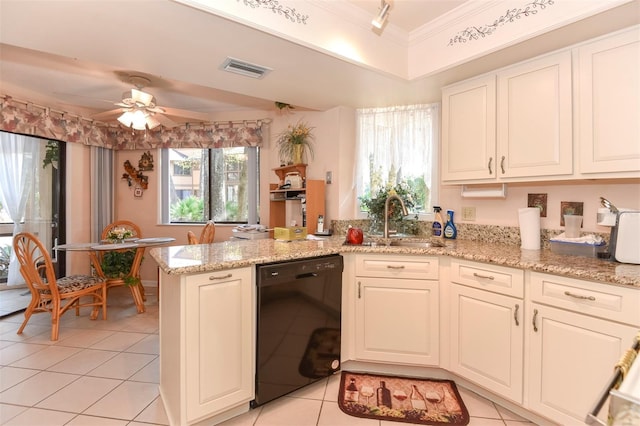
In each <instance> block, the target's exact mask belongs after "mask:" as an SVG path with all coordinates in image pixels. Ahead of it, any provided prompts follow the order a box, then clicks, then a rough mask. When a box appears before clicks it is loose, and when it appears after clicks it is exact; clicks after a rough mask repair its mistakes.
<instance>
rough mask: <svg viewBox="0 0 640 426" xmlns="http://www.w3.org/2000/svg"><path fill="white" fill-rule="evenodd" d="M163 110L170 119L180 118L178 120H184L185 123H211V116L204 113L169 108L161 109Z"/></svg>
mask: <svg viewBox="0 0 640 426" xmlns="http://www.w3.org/2000/svg"><path fill="white" fill-rule="evenodd" d="M163 108H164V110H165V114H167V115H170V116H172V117H180V118H184V119H186V120H187V121H189V120H191V121H194V122H209V121H211V116H210V115H209V114H207V113H204V112H196V111H189V110H186V109H179V108H169V107H163Z"/></svg>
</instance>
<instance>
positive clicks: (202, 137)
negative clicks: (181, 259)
mask: <svg viewBox="0 0 640 426" xmlns="http://www.w3.org/2000/svg"><path fill="white" fill-rule="evenodd" d="M269 121H270V120H269V119H265V120H253V121H241V122H235V121H233V122H215V123H196V124H185V125H181V126H178V127H174V128H172V129H166V128H163V127H162V126H160V127H158V128H156V129H153V130H146V131H138V130H131V129H126V128H123V127H121V126H117V125H108V124H106V123H101V122H97V121H93V120H90V119H87V118H84V117H80V116H77V115H72V114H67V113H64V112H58V111H53V110H50V109H49V108H47V107H41V106H36V105H33V104H31V103H29V102H23V101H16V100H14V99H12V98H11V97H10V96H1V97H0V130H4V131H7V132H12V133H20V134H24V135H30V136H39V137H43V138H47V139H56V140H61V141H64V142H71V143H81V144H84V145H91V146H98V147H102V148H108V149H116V150H126V149H153V148H228V147H234V146H262V142H263V134H264V133H265V131H266V127H267V126H268V123H269Z"/></svg>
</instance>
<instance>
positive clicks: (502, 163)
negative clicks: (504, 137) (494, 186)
mask: <svg viewBox="0 0 640 426" xmlns="http://www.w3.org/2000/svg"><path fill="white" fill-rule="evenodd" d="M504 160H505V156H504V155H503V156H502V160H500V169H501V170H502V174H504Z"/></svg>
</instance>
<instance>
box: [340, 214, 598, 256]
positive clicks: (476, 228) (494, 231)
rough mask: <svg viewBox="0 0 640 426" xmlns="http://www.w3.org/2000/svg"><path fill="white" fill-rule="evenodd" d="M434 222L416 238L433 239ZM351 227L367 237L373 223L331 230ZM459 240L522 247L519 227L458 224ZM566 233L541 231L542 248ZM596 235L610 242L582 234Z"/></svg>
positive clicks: (345, 223) (420, 225)
mask: <svg viewBox="0 0 640 426" xmlns="http://www.w3.org/2000/svg"><path fill="white" fill-rule="evenodd" d="M432 223H433V222H430V221H420V222H418V234H417V235H416V237H420V238H429V237H431V225H432ZM349 225H351V226H353V227H356V228H361V229H362V230H363V231H364V234H365V236H367V235H368V234H369V232H368V231H369V229H370V227H371V221H370V220H369V219H354V220H332V221H331V229H332V230H333V235H345V236H346V235H347V229H348V228H349ZM456 227H457V228H458V237H457V238H458V239H461V240H472V241H483V242H487V243H500V244H509V245H516V246H519V245H520V228H519V227H517V226H499V225H475V224H469V223H457V224H456ZM562 232H564V230H563V229H541V230H540V233H541V235H540V237H541V238H540V240H541V243H542V248H545V249H548V248H550V245H549V239H551V238H553V237H555V236H556V235H559V234H561V233H562ZM587 234H595V235H598V236H600V237H602V238H603V239H604V240H605V241H607V242H608V241H609V233H608V232H607V233H598V232H582V235H587Z"/></svg>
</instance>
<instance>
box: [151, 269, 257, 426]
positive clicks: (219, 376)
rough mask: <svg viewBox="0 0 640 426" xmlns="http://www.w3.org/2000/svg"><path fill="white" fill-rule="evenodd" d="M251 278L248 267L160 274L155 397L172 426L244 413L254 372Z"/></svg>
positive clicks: (253, 307) (250, 270)
mask: <svg viewBox="0 0 640 426" xmlns="http://www.w3.org/2000/svg"><path fill="white" fill-rule="evenodd" d="M253 275H254V274H253V268H241V269H230V270H225V271H219V272H210V273H203V274H195V275H180V276H175V275H166V274H164V273H163V274H162V275H161V283H160V288H161V295H160V305H161V307H160V313H161V315H160V336H161V342H160V375H161V379H160V393H161V395H162V399H163V402H164V405H165V408H166V411H167V416H168V417H169V419H170V423H171V424H172V425H188V424H193V423H196V422H198V421H200V420H202V419H206V418H210V417H214V416H219V418H220V419H223V418H224V416H225V413H229V412H233V410H234V409H236V410H237V409H239V410H241V411H242V410H244V411H247V410H248V409H249V401H251V400H252V399H253V398H254V371H255V355H254V354H255V345H254V342H255V337H254V335H255V295H254V291H253V288H254V285H253V283H254V279H253V278H254V276H253ZM235 414H237V412H233V415H235ZM229 416H231V414H229Z"/></svg>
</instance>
